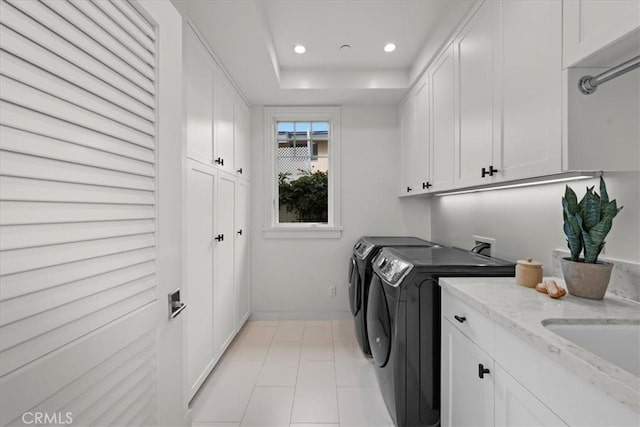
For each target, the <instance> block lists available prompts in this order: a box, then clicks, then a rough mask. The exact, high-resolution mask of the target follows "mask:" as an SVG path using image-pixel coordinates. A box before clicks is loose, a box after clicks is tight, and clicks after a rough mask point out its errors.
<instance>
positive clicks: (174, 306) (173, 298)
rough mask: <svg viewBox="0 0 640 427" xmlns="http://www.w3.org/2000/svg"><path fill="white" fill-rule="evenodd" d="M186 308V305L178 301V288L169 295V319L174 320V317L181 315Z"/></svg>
mask: <svg viewBox="0 0 640 427" xmlns="http://www.w3.org/2000/svg"><path fill="white" fill-rule="evenodd" d="M185 308H187V304H185V303H183V302H182V301H181V300H180V288H178V289H176V290H175V291H173V292H170V293H169V319H175V317H176V316H177V315H178V314H180V313H182V312H183V311H184V309H185Z"/></svg>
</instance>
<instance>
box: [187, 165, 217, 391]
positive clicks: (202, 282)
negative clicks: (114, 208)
mask: <svg viewBox="0 0 640 427" xmlns="http://www.w3.org/2000/svg"><path fill="white" fill-rule="evenodd" d="M187 163H188V168H187V180H186V182H187V188H188V190H187V194H186V202H187V215H186V218H187V227H186V242H185V244H186V250H185V257H184V259H185V260H186V268H185V273H186V281H185V285H184V286H183V295H184V301H185V303H186V304H187V310H185V312H184V313H185V343H186V356H187V362H186V366H187V383H188V393H189V398H191V397H193V395H194V394H195V393H196V392H197V391H198V388H200V386H201V385H202V383H203V382H204V380H205V379H206V377H207V375H208V374H209V372H210V371H211V369H212V368H213V365H214V363H215V361H216V354H215V351H214V345H213V310H212V307H213V301H214V296H213V274H214V269H213V242H214V241H213V240H212V238H213V227H214V212H215V211H214V200H215V182H216V170H215V169H213V168H208V167H206V166H203V165H202V164H200V163H198V162H195V161H193V160H188V162H187Z"/></svg>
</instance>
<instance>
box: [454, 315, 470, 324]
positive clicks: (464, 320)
mask: <svg viewBox="0 0 640 427" xmlns="http://www.w3.org/2000/svg"><path fill="white" fill-rule="evenodd" d="M453 318H454V319H456V320H457V321H458V322H460V323H464V322H466V321H467V318H466V317H464V316H458V315H457V314H456V315H455V316H453Z"/></svg>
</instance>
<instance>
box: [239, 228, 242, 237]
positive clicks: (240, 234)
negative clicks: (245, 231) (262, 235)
mask: <svg viewBox="0 0 640 427" xmlns="http://www.w3.org/2000/svg"><path fill="white" fill-rule="evenodd" d="M238 236H242V228H241V229H240V230H238Z"/></svg>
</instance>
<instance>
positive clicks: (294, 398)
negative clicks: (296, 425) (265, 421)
mask: <svg viewBox="0 0 640 427" xmlns="http://www.w3.org/2000/svg"><path fill="white" fill-rule="evenodd" d="M306 329H307V325H306V323H303V324H302V337H301V338H300V351H299V352H298V369H296V380H295V383H294V384H293V401H292V402H291V410H290V411H289V425H291V424H292V423H293V406H294V405H295V403H296V391H297V390H298V376H299V375H300V363H301V362H302V343H303V341H304V331H305V330H306Z"/></svg>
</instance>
